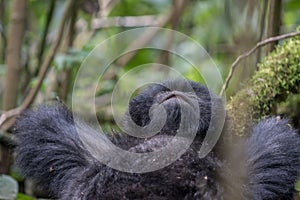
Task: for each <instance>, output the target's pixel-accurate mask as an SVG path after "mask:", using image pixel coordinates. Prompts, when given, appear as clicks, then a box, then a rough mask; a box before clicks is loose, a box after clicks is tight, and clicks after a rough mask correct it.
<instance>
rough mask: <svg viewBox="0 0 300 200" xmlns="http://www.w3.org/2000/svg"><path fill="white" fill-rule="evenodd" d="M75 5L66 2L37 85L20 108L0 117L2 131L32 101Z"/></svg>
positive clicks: (72, 2) (71, 2) (70, 1)
mask: <svg viewBox="0 0 300 200" xmlns="http://www.w3.org/2000/svg"><path fill="white" fill-rule="evenodd" d="M74 3H76V1H73V0H68V1H67V3H66V6H65V10H64V13H63V17H62V20H61V22H60V24H59V27H58V31H57V34H56V37H55V40H54V42H53V43H52V46H51V47H50V50H49V52H48V55H47V57H46V58H45V60H44V62H43V64H42V66H41V69H40V71H39V74H38V77H37V84H36V85H35V87H33V88H32V89H31V90H30V91H29V94H28V95H27V96H26V98H25V100H24V101H23V103H22V104H21V106H20V107H17V108H14V109H12V110H9V111H6V112H5V113H3V114H2V115H1V117H0V127H1V128H2V129H3V124H4V123H5V122H6V121H7V120H8V119H10V118H12V117H15V116H17V115H19V114H20V113H21V112H22V111H23V110H25V109H26V108H28V107H29V106H30V105H31V104H32V102H33V101H34V99H35V97H36V95H37V93H38V91H39V89H40V87H41V85H42V83H43V80H44V78H45V76H46V74H47V72H48V69H49V68H50V66H51V63H52V60H53V58H54V56H55V54H56V51H57V49H58V47H59V44H60V41H61V38H62V35H63V32H64V27H65V23H66V21H67V19H68V16H69V14H70V12H71V10H72V8H73V4H74ZM5 129H6V130H7V127H5Z"/></svg>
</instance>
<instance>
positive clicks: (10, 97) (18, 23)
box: [3, 0, 26, 110]
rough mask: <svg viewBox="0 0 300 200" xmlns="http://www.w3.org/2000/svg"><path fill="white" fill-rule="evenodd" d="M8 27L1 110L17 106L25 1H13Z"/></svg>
mask: <svg viewBox="0 0 300 200" xmlns="http://www.w3.org/2000/svg"><path fill="white" fill-rule="evenodd" d="M12 6H13V7H12V11H11V13H12V14H11V18H10V22H9V24H10V27H9V31H8V41H7V51H6V58H5V61H6V74H5V87H4V94H3V110H9V109H12V108H14V107H16V105H17V99H18V90H19V82H20V72H21V67H22V66H21V49H22V41H23V37H24V28H25V17H26V0H14V1H13V3H12Z"/></svg>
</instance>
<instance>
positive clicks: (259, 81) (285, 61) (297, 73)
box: [251, 37, 300, 116]
mask: <svg viewBox="0 0 300 200" xmlns="http://www.w3.org/2000/svg"><path fill="white" fill-rule="evenodd" d="M299 84H300V37H294V38H292V39H289V40H287V41H286V42H284V43H283V44H282V46H278V47H277V48H276V50H275V51H274V52H272V53H271V54H270V55H269V56H267V57H265V59H264V60H263V62H262V63H261V64H259V72H257V73H256V74H255V75H254V76H253V78H252V79H251V85H252V90H253V93H254V95H252V100H253V102H254V104H253V106H254V107H253V111H254V113H255V114H256V115H258V116H265V115H269V114H270V113H271V112H272V109H274V103H275V102H276V101H282V100H284V99H285V98H286V97H287V96H288V95H289V94H290V93H296V92H297V91H298V89H299Z"/></svg>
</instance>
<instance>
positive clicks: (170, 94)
mask: <svg viewBox="0 0 300 200" xmlns="http://www.w3.org/2000/svg"><path fill="white" fill-rule="evenodd" d="M215 100H220V99H219V98H217V97H216V95H214V94H213V93H212V92H210V91H209V90H208V88H207V87H205V86H203V85H200V84H199V83H196V82H193V81H187V80H183V79H179V80H178V79H175V80H171V81H166V82H163V83H161V84H157V83H155V84H151V85H149V86H148V87H147V88H146V89H145V90H143V91H142V92H141V93H140V94H138V95H137V96H136V97H134V98H133V99H132V100H131V101H130V103H129V114H130V117H131V119H132V120H133V121H134V122H135V123H136V124H137V125H139V126H141V127H144V126H146V125H148V124H149V123H150V121H151V109H152V108H153V107H152V106H153V105H162V106H163V107H161V108H163V109H165V111H166V114H167V117H166V121H165V124H164V126H163V128H162V129H161V130H160V131H159V134H168V135H175V134H176V133H177V130H178V129H179V127H180V124H181V120H182V117H181V116H182V115H181V113H182V111H183V109H182V108H183V107H186V108H189V109H187V110H188V113H187V115H188V116H190V117H191V118H192V117H193V118H196V119H197V122H198V123H190V124H188V126H189V127H190V128H192V129H193V130H197V134H198V135H202V136H204V135H205V133H206V131H207V129H208V126H209V124H210V120H211V113H212V110H211V105H212V102H216V101H215ZM191 102H194V103H192V105H191ZM193 106H194V107H193ZM195 106H196V107H195ZM159 112H160V111H159ZM161 113H163V111H162V110H161ZM195 116H196V117H195ZM191 121H193V120H191ZM196 126H197V127H196ZM185 130H186V128H185Z"/></svg>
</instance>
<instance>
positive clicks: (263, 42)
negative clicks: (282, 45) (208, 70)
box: [220, 31, 300, 96]
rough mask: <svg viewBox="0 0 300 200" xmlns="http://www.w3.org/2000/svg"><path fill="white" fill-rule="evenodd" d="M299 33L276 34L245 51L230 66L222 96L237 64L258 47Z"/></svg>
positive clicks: (299, 33)
mask: <svg viewBox="0 0 300 200" xmlns="http://www.w3.org/2000/svg"><path fill="white" fill-rule="evenodd" d="M297 35H300V31H299V32H292V33H287V34H284V35H279V36H275V37H270V38H267V39H265V40H263V41H261V42H259V43H257V44H256V45H255V47H253V48H252V49H250V50H249V51H247V52H245V53H243V54H242V55H240V56H239V57H238V58H237V59H236V60H235V61H234V62H233V64H232V65H231V67H230V71H229V73H228V75H227V77H226V80H225V83H224V84H223V87H222V90H221V92H220V96H223V94H224V92H225V90H226V89H227V87H228V84H229V82H230V80H231V78H232V75H233V73H234V70H235V68H236V67H237V65H238V64H239V63H240V61H241V60H242V59H244V58H246V57H248V56H250V55H251V54H253V53H254V52H255V51H256V50H257V49H258V48H260V47H262V46H264V45H266V44H269V43H272V42H275V41H278V40H283V39H287V38H291V37H295V36H297Z"/></svg>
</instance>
